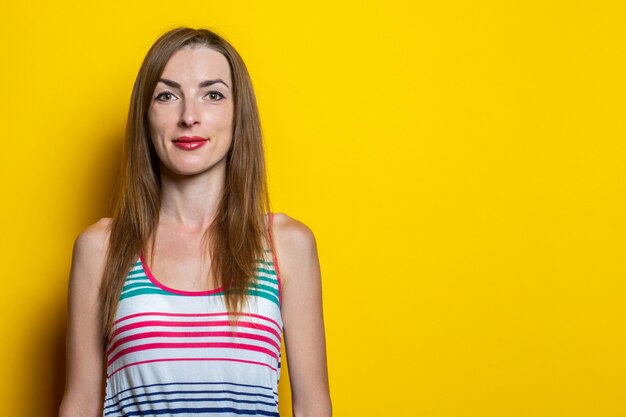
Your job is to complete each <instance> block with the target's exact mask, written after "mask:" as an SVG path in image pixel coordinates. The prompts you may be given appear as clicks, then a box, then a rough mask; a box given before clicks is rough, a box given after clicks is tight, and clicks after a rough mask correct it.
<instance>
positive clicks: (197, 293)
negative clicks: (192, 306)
mask: <svg viewBox="0 0 626 417" xmlns="http://www.w3.org/2000/svg"><path fill="white" fill-rule="evenodd" d="M139 260H140V261H141V267H142V268H143V271H144V272H145V273H146V276H147V277H148V279H149V280H150V281H152V283H153V284H154V285H156V286H157V287H159V288H161V289H162V290H165V291H167V292H171V293H174V294H178V295H191V296H200V295H212V294H217V293H219V292H220V291H222V287H219V288H215V289H214V290H207V291H185V290H177V289H175V288H170V287H168V286H166V285H163V284H161V283H160V282H159V280H158V279H156V277H155V276H154V275H152V271H150V268H149V267H148V264H147V263H146V262H145V260H144V259H143V254H141V255H139Z"/></svg>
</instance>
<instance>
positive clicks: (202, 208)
mask: <svg viewBox="0 0 626 417" xmlns="http://www.w3.org/2000/svg"><path fill="white" fill-rule="evenodd" d="M224 176H225V175H224V172H223V171H222V172H211V173H209V172H206V173H203V174H199V175H194V176H181V175H176V174H171V173H162V174H161V211H160V214H159V216H160V218H161V219H163V220H166V221H168V222H175V223H178V224H180V226H182V227H185V228H200V229H202V230H206V228H208V227H209V225H210V224H211V222H212V221H213V218H214V217H215V214H216V212H217V206H218V204H219V201H220V198H221V195H222V192H223V189H224Z"/></svg>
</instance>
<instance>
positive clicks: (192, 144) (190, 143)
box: [172, 136, 208, 151]
mask: <svg viewBox="0 0 626 417" xmlns="http://www.w3.org/2000/svg"><path fill="white" fill-rule="evenodd" d="M207 140H208V139H206V138H203V137H201V136H180V137H178V138H176V139H174V140H172V143H173V144H174V146H176V147H177V148H180V149H182V150H185V151H193V150H195V149H198V148H199V147H201V146H203V145H204V144H205V143H206V142H207Z"/></svg>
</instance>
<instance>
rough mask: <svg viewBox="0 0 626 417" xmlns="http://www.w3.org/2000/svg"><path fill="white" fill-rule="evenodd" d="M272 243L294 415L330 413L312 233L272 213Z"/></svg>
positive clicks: (309, 416)
mask: <svg viewBox="0 0 626 417" xmlns="http://www.w3.org/2000/svg"><path fill="white" fill-rule="evenodd" d="M273 232H274V241H275V242H274V244H275V249H276V257H277V260H278V266H279V271H280V277H281V281H282V282H281V283H282V285H283V287H282V316H283V323H284V329H285V330H284V331H285V345H286V351H287V364H288V368H289V379H290V381H291V394H292V404H293V415H294V417H328V416H331V415H332V408H331V401H330V393H329V388H328V371H327V365H326V341H325V336H324V319H323V313H322V286H321V278H320V266H319V260H318V256H317V247H316V243H315V237H314V236H313V233H312V232H311V230H310V229H309V228H308V227H307V226H305V225H304V224H302V223H300V222H298V221H296V220H294V219H292V218H290V217H288V216H286V215H284V214H277V215H275V218H274V225H273Z"/></svg>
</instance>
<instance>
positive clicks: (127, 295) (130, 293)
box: [120, 287, 280, 307]
mask: <svg viewBox="0 0 626 417" xmlns="http://www.w3.org/2000/svg"><path fill="white" fill-rule="evenodd" d="M247 294H248V295H250V296H254V297H261V298H265V299H266V300H269V301H271V302H273V303H274V304H276V305H277V306H278V307H280V302H279V301H278V297H275V296H274V295H273V294H270V293H268V292H265V291H258V290H254V289H248V291H247ZM139 295H170V296H179V297H184V296H183V295H179V294H174V293H171V292H167V291H165V290H162V289H160V288H157V287H152V288H150V287H148V288H140V289H136V290H131V291H128V292H126V293H122V294H121V295H120V301H121V300H125V299H127V298H131V297H136V296H139ZM223 295H224V293H223V292H222V291H220V292H218V293H215V294H211V295H210V296H211V297H215V296H223Z"/></svg>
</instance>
